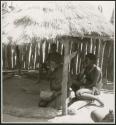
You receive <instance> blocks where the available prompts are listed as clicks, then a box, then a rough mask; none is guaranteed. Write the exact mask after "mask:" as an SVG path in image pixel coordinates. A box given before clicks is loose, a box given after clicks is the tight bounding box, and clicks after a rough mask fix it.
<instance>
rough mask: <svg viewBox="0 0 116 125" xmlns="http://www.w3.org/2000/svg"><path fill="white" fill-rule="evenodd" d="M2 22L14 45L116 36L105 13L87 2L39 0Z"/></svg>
mask: <svg viewBox="0 0 116 125" xmlns="http://www.w3.org/2000/svg"><path fill="white" fill-rule="evenodd" d="M36 3H37V2H36ZM3 20H4V21H3V22H2V24H3V25H2V31H4V34H5V36H7V37H10V38H12V41H15V42H16V41H18V42H19V41H20V42H21V41H22V42H24V41H27V42H28V41H30V39H32V38H33V37H36V38H40V39H43V38H47V39H49V38H56V37H57V36H74V37H84V36H88V35H95V36H108V37H111V36H112V35H113V34H114V32H113V26H112V25H111V24H110V23H109V22H107V20H106V19H105V17H103V15H102V13H100V12H99V11H98V10H97V9H96V8H94V7H93V6H91V5H89V4H87V3H86V2H85V1H83V2H77V1H75V2H71V1H70V2H68V1H65V2H61V1H60V2H58V1H54V2H50V1H43V2H42V1H41V2H39V1H38V4H32V5H28V4H27V6H25V8H23V9H17V10H14V11H12V12H10V13H8V14H6V15H5V18H4V19H3ZM2 42H4V41H2Z"/></svg>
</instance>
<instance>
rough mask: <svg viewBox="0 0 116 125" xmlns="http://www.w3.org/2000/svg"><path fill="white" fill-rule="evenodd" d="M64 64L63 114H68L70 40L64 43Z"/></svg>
mask: <svg viewBox="0 0 116 125" xmlns="http://www.w3.org/2000/svg"><path fill="white" fill-rule="evenodd" d="M64 47H65V51H64V66H63V77H62V78H63V79H62V115H67V82H68V64H69V56H68V55H69V48H70V47H69V41H65V43H64Z"/></svg>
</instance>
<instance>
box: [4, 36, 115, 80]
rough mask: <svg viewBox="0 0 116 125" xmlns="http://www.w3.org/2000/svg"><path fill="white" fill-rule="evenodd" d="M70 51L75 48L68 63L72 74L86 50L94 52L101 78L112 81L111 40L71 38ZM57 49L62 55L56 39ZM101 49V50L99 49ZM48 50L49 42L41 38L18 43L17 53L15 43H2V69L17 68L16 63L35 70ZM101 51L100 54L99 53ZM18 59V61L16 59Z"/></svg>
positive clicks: (60, 45)
mask: <svg viewBox="0 0 116 125" xmlns="http://www.w3.org/2000/svg"><path fill="white" fill-rule="evenodd" d="M71 41H72V42H71V47H70V53H72V52H74V51H75V50H77V51H78V54H77V56H76V57H75V58H73V59H72V61H71V63H70V65H69V71H70V72H71V73H73V74H78V73H79V72H80V71H81V70H82V68H83V61H84V58H85V54H87V52H92V53H94V54H96V56H97V57H99V56H101V57H102V58H98V62H97V64H98V65H99V66H100V67H101V68H102V72H103V80H105V81H113V78H114V72H113V70H114V67H113V66H114V56H113V54H114V50H113V49H114V48H113V47H114V45H113V41H100V40H98V39H92V38H83V39H81V38H71ZM52 42H55V43H56V44H57V51H58V52H59V53H60V54H61V55H64V46H63V44H62V43H61V42H60V41H58V40H57V39H56V40H55V41H52ZM100 50H101V51H100ZM49 52H50V43H48V42H46V41H45V40H43V41H42V42H38V40H36V39H33V42H32V43H31V44H24V45H19V55H18V54H17V50H16V45H14V44H13V45H12V44H8V45H4V44H3V45H2V63H3V65H2V67H3V70H12V69H18V68H19V67H18V63H20V65H21V69H24V70H27V69H28V70H30V69H33V70H36V69H38V68H39V65H40V64H41V63H43V62H44V61H45V59H46V57H47V55H48V53H49ZM100 53H101V55H100ZM18 60H19V61H18Z"/></svg>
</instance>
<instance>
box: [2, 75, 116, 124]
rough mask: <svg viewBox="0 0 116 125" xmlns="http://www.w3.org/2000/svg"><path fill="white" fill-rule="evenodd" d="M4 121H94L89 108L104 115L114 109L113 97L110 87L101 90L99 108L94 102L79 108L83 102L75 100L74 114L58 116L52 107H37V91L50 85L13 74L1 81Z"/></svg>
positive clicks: (72, 108) (73, 105)
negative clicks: (101, 111) (103, 104)
mask: <svg viewBox="0 0 116 125" xmlns="http://www.w3.org/2000/svg"><path fill="white" fill-rule="evenodd" d="M2 87H3V95H2V99H3V103H2V104H3V108H2V109H3V110H2V111H3V115H2V120H3V122H5V123H6V122H12V123H15V122H18V123H21V122H28V123H31V122H33V123H34V122H38V123H44V122H45V123H94V121H93V120H92V119H91V117H90V114H91V111H93V110H96V109H103V110H104V111H105V112H104V114H106V113H107V112H108V110H109V109H113V110H114V104H115V97H114V91H113V90H106V89H105V90H102V93H101V96H100V98H101V99H102V100H103V102H104V103H105V107H104V108H101V107H99V105H98V104H97V102H94V103H93V104H91V105H87V106H84V107H83V108H81V109H78V108H79V105H81V104H82V103H83V104H85V102H75V103H73V104H72V105H71V106H70V109H71V110H74V112H75V113H74V114H73V115H67V116H57V114H58V110H56V109H53V108H50V107H48V108H40V107H38V101H39V93H40V90H44V89H49V85H48V84H47V83H46V82H45V81H44V82H42V84H36V81H35V80H31V79H27V78H23V77H14V78H10V79H7V80H4V82H3V86H2Z"/></svg>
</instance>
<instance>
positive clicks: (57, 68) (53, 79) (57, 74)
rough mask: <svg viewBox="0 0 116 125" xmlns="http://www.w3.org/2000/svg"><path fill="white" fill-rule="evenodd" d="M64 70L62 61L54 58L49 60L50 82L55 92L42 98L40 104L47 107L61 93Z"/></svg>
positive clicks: (51, 88)
mask: <svg viewBox="0 0 116 125" xmlns="http://www.w3.org/2000/svg"><path fill="white" fill-rule="evenodd" d="M62 70H63V65H62V62H60V63H59V62H56V61H53V60H51V61H50V62H49V72H48V77H49V82H50V90H51V91H52V93H53V94H52V96H50V97H49V98H48V99H46V100H45V99H42V98H41V100H40V102H39V106H41V107H46V106H48V105H49V104H50V103H51V102H52V101H53V100H55V99H56V98H57V97H58V96H60V95H61V82H62Z"/></svg>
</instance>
